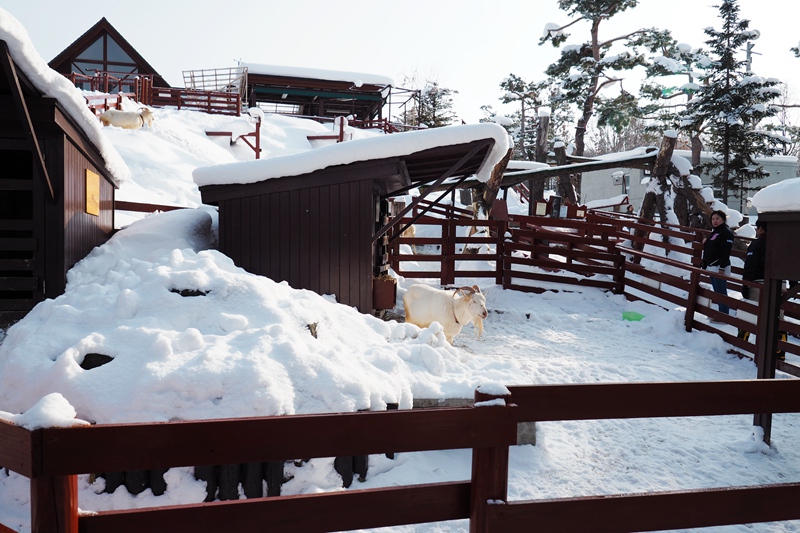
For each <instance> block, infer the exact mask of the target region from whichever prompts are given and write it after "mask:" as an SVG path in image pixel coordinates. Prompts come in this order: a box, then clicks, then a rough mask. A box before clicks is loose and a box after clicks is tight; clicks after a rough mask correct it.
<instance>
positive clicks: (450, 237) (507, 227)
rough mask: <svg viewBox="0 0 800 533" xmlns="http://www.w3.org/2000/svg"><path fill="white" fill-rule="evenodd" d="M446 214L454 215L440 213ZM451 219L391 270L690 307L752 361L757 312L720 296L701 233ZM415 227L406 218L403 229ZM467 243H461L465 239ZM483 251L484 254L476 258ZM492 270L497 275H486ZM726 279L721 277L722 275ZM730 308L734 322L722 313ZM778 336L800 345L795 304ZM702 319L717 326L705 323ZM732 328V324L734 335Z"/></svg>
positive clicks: (692, 317)
mask: <svg viewBox="0 0 800 533" xmlns="http://www.w3.org/2000/svg"><path fill="white" fill-rule="evenodd" d="M436 214H440V215H442V216H445V215H448V216H449V213H436ZM456 215H457V216H455V217H449V218H436V217H432V216H425V217H422V218H420V219H419V220H417V222H415V226H417V227H418V228H419V230H418V232H417V234H419V233H431V231H430V230H427V231H425V230H423V229H422V228H425V227H436V228H441V229H437V231H436V233H438V235H436V236H433V237H430V236H428V237H402V236H401V237H399V238H397V239H395V240H394V242H393V243H392V245H390V251H389V261H390V264H391V266H392V269H393V270H394V271H395V272H396V273H397V274H399V275H401V276H403V277H406V278H433V279H439V280H440V283H441V284H442V285H445V286H447V285H454V284H458V282H457V279H458V278H489V279H491V278H494V280H495V283H497V284H502V286H503V288H504V289H514V290H519V291H528V292H543V291H545V290H548V289H552V288H553V285H552V284H561V285H566V286H570V285H578V286H584V287H597V288H600V289H605V290H609V291H612V292H615V293H617V294H624V295H625V296H626V298H628V299H629V300H643V301H647V302H649V303H653V304H656V305H660V306H662V307H665V306H667V305H668V304H672V305H675V306H685V307H686V316H685V323H686V329H687V331H691V330H693V329H695V330H701V331H709V332H712V333H716V334H718V335H720V336H721V337H722V338H723V339H724V340H725V341H726V342H728V343H729V344H731V345H732V346H734V347H735V349H736V353H737V354H738V355H740V356H747V357H752V356H753V354H754V353H755V350H756V345H755V344H754V343H752V342H750V341H746V340H744V339H741V338H738V337H737V332H738V330H739V329H742V330H745V331H748V332H750V333H751V334H753V333H755V332H756V331H757V330H758V327H757V324H756V317H757V315H758V306H757V304H756V303H754V302H750V301H748V300H742V299H739V298H735V297H733V296H730V295H728V296H725V295H722V294H719V293H717V292H714V291H713V290H712V289H711V286H710V278H709V277H708V273H707V271H705V270H703V269H701V268H700V260H701V258H702V253H703V245H702V240H703V237H704V236H705V235H706V234H707V233H709V232H707V231H705V230H697V229H694V228H685V227H681V226H675V225H670V224H664V225H661V224H654V223H653V222H652V221H645V220H641V219H639V218H638V217H633V216H626V215H622V214H616V213H609V212H598V211H589V213H588V214H587V217H586V219H560V218H551V217H537V216H521V215H511V216H509V219H508V220H507V221H502V220H488V221H486V220H479V221H476V220H473V219H470V218H466V216H464V214H463V213H456ZM411 220H412V219H411V218H407V219H404V220H403V221H402V222H403V224H400V225H399V227H402V226H403V225H405V223H407V222H410V221H411ZM471 227H485V228H487V232H486V233H484V234H478V235H473V236H465V235H464V233H466V230H467V229H468V228H471ZM459 235H461V236H459ZM736 241H737V242H736V245H735V247H734V250H733V252H732V254H731V255H732V256H733V257H737V258H739V259H741V260H742V261H743V260H744V257H745V254H746V249H747V244H749V242H750V240H749V239H742V238H739V237H737V239H736ZM401 244H409V245H415V246H416V247H417V250H424V248H423V247H425V246H427V247H428V249H434V250H436V251H437V253H416V254H401V253H400V248H399V246H400V245H401ZM482 245H487V246H486V247H484V248H483V251H481V252H476V250H477V249H478V248H479V247H481V246H482ZM406 261H413V262H416V263H418V264H419V263H422V264H424V263H436V264H438V265H440V267H439V268H438V269H436V270H432V269H431V270H422V269H420V270H411V269H409V268H407V266H406V265H407V264H408V263H406V264H404V262H406ZM468 261H481V262H483V263H484V265H483V267H484V268H483V270H479V269H475V268H469V263H468ZM485 263H488V264H489V266H490V267H491V268H487V267H486V265H485ZM731 270H732V272H731V275H730V276H728V277H726V280H727V282H728V291H729V293H738V292H740V290H741V287H742V285H748V286H750V287H756V288H760V284H758V283H751V282H747V281H742V279H741V273H742V269H741V268H740V267H738V266H734V267H732V269H731ZM722 277H724V276H722ZM719 303H725V304H727V305H728V306H729V307H730V309H731V310H732V311H736V313H731V314H729V315H726V314H723V313H721V312H719V311H718V310H717V305H718V304H719ZM781 309H782V311H783V314H784V316H783V318H782V319H781V322H780V330H781V331H783V332H786V333H787V334H788V335H792V336H795V337H800V304H799V303H797V300H789V301H788V302H785V303H784V304H783V305H782V307H781ZM700 316H705V317H707V318H708V319H714V320H716V321H718V323H710V322H709V321H708V320H700ZM726 326H734V327H735V328H736V330H735V331H733V332H732V331H730V328H727V327H726ZM778 347H779V349H782V350H784V351H785V352H786V353H793V354H796V355H800V345H798V344H795V343H793V342H788V339H786V340H780V341H779V343H778ZM777 369H778V370H781V371H783V372H787V373H789V374H792V375H795V376H799V377H800V367H797V366H795V365H792V364H790V363H787V362H785V361H778V362H777Z"/></svg>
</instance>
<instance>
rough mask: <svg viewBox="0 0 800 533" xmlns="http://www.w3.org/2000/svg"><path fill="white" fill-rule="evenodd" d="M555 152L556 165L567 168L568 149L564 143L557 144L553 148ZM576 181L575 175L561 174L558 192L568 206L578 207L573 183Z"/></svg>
mask: <svg viewBox="0 0 800 533" xmlns="http://www.w3.org/2000/svg"><path fill="white" fill-rule="evenodd" d="M553 151H554V152H555V154H556V164H557V165H558V166H559V167H562V166H566V164H567V148H566V146H564V143H563V142H557V143H556V144H555V145H554V146H553ZM574 179H575V174H559V175H558V182H557V183H558V184H557V187H556V191H557V193H558V195H559V196H560V197H561V198H564V201H565V202H566V203H567V204H572V205H577V204H578V193H577V192H576V190H575V184H574V183H573V180H574Z"/></svg>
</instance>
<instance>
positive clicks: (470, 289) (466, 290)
mask: <svg viewBox="0 0 800 533" xmlns="http://www.w3.org/2000/svg"><path fill="white" fill-rule="evenodd" d="M462 291H464V292H467V293H469V294H475V289H473V288H472V287H459V288H458V289H456V292H454V293H453V298H455V297H456V294H458V293H459V292H462Z"/></svg>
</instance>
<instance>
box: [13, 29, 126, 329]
mask: <svg viewBox="0 0 800 533" xmlns="http://www.w3.org/2000/svg"><path fill="white" fill-rule="evenodd" d="M0 65H2V67H0V324H7V323H10V322H13V321H15V320H18V319H19V318H21V317H22V316H24V315H25V314H26V313H27V312H28V311H30V310H31V309H32V308H33V306H34V305H36V304H37V303H38V302H40V301H42V300H43V299H45V298H50V297H55V296H58V295H59V294H61V293H62V292H63V291H64V287H65V284H66V272H67V270H69V268H71V267H72V266H73V265H74V264H75V263H76V262H78V261H79V260H80V259H82V258H83V257H85V256H86V255H87V254H88V253H89V252H90V251H91V250H92V248H94V247H95V246H97V245H98V244H101V243H103V242H105V241H106V240H107V239H108V237H109V236H110V235H111V233H112V231H113V228H114V190H115V182H114V178H113V176H112V175H111V173H110V172H109V170H108V169H107V168H106V164H105V162H104V159H103V157H102V156H101V154H100V152H99V150H98V149H97V147H96V146H95V145H94V144H93V143H92V141H91V140H90V139H89V137H88V135H87V134H86V132H85V131H84V130H83V129H82V128H81V127H80V126H79V124H78V122H77V121H76V119H75V118H73V116H72V115H71V114H70V113H69V112H68V111H67V110H66V109H65V107H64V106H63V105H62V103H61V102H59V101H58V100H57V99H55V98H50V97H46V96H44V95H43V93H42V92H41V91H40V90H39V89H37V88H36V87H35V86H34V85H33V83H31V80H30V79H29V77H28V76H26V74H25V69H24V68H20V65H19V64H18V63H16V62H15V60H14V58H13V57H12V54H11V52H10V51H9V44H8V43H7V42H6V41H4V40H0ZM64 81H65V83H67V85H68V82H67V81H66V80H64Z"/></svg>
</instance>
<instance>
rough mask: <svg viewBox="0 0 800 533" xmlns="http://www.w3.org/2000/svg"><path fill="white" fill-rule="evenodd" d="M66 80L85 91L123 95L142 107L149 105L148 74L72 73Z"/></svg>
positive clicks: (150, 84) (150, 78) (151, 81)
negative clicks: (142, 105)
mask: <svg viewBox="0 0 800 533" xmlns="http://www.w3.org/2000/svg"><path fill="white" fill-rule="evenodd" d="M67 78H68V79H69V80H70V81H71V82H72V83H73V84H74V85H75V86H76V87H79V88H81V89H83V90H85V91H96V92H101V93H106V94H108V95H111V94H112V93H114V95H116V94H117V93H125V94H126V95H127V94H130V95H131V99H132V100H135V101H136V102H139V103H141V104H144V105H150V101H149V96H150V90H151V88H152V87H153V76H152V75H149V74H131V73H125V72H97V73H96V74H95V75H94V76H87V75H85V74H78V73H76V72H72V73H70V74H68V75H67Z"/></svg>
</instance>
